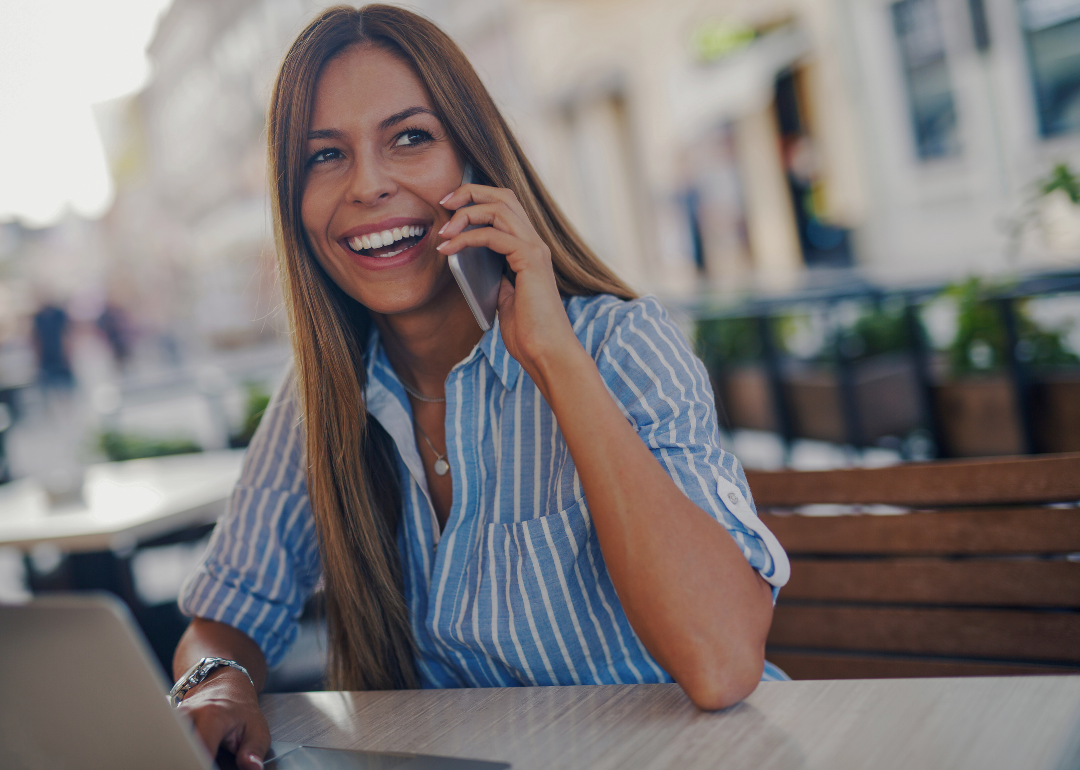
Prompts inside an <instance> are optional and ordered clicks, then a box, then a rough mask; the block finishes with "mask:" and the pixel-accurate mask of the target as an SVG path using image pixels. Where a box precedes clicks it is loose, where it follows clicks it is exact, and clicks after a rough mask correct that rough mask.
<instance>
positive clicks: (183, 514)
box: [0, 450, 244, 554]
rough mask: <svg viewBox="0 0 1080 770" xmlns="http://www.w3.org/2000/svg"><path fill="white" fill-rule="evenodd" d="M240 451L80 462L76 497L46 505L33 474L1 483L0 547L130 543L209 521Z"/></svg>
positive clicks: (116, 549)
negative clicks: (82, 471) (82, 465)
mask: <svg viewBox="0 0 1080 770" xmlns="http://www.w3.org/2000/svg"><path fill="white" fill-rule="evenodd" d="M243 455H244V453H243V450H225V451H219V452H199V453H194V454H186V455H173V456H171V457H155V458H146V459H141V460H128V461H126V462H116V463H101V464H98V465H91V466H89V467H88V468H87V469H86V475H85V477H84V481H83V484H82V494H81V499H78V496H76V499H75V500H73V501H71V502H69V503H67V504H60V505H51V504H50V501H49V495H48V493H47V491H46V489H45V487H44V485H42V483H41V482H40V481H38V480H37V479H32V478H31V479H18V480H16V481H13V482H10V483H8V484H6V485H4V486H3V487H0V546H15V547H18V548H20V549H23V550H30V549H32V548H34V547H35V546H40V545H49V546H53V547H55V548H57V549H58V550H60V551H62V552H65V553H86V552H101V551H109V552H113V553H117V554H123V553H125V552H128V551H130V550H131V549H133V548H135V547H136V546H139V545H141V544H145V543H146V542H148V541H153V540H155V539H157V538H160V537H162V536H167V535H169V534H172V533H174V532H176V531H178V530H182V529H186V528H189V527H192V526H199V525H207V524H213V523H214V522H215V521H216V520H217V518H218V516H220V514H221V512H222V510H223V506H224V503H225V501H226V500H227V499H228V497H229V494H230V492H231V491H232V488H233V485H235V484H236V480H237V479H238V478H239V477H240V464H241V461H242V459H243Z"/></svg>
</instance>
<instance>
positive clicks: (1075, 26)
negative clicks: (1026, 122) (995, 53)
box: [1020, 0, 1080, 138]
mask: <svg viewBox="0 0 1080 770" xmlns="http://www.w3.org/2000/svg"><path fill="white" fill-rule="evenodd" d="M1020 18H1021V24H1022V26H1023V30H1024V37H1025V38H1026V40H1027V48H1028V58H1029V60H1030V62H1031V77H1032V80H1033V81H1034V82H1033V86H1034V90H1035V105H1036V108H1037V110H1038V115H1039V133H1040V134H1041V135H1042V136H1044V137H1047V138H1049V137H1052V136H1059V135H1061V134H1075V133H1080V0H1022V1H1021V4H1020Z"/></svg>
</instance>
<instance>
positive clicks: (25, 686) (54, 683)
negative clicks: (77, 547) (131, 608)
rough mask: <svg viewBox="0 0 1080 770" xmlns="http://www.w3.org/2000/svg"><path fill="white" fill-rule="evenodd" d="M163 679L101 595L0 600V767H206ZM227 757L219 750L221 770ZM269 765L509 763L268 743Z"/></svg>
mask: <svg viewBox="0 0 1080 770" xmlns="http://www.w3.org/2000/svg"><path fill="white" fill-rule="evenodd" d="M168 688H169V684H168V683H167V682H166V681H165V679H164V678H163V677H162V675H161V670H160V668H159V667H158V666H157V663H156V661H154V659H153V657H152V655H151V652H150V649H149V647H148V645H147V644H146V641H145V640H144V639H143V637H142V634H141V633H140V632H139V630H138V628H137V627H136V625H135V623H134V621H133V620H132V618H131V615H130V614H129V613H128V610H127V608H126V607H125V606H124V605H123V604H122V603H121V602H120V601H119V600H117V599H116V598H114V597H112V596H110V595H108V594H82V595H59V594H57V595H51V596H46V597H42V598H38V599H35V600H33V601H30V602H27V603H25V604H7V605H4V604H0V768H5V770H7V769H8V768H10V769H11V770H16V769H17V770H23V768H26V769H27V770H37V768H68V767H70V768H103V769H105V768H107V769H108V770H116V768H144V767H146V768H149V767H153V768H160V769H161V770H172V768H175V769H176V770H209V768H213V767H215V763H214V762H213V761H212V759H211V757H210V756H209V755H208V754H207V752H206V749H205V747H204V746H203V745H202V743H201V742H200V741H199V739H198V738H197V737H196V735H195V733H194V732H193V730H192V728H191V725H190V723H188V722H187V721H186V719H185V718H184V717H183V716H182V715H181V714H179V713H178V712H177V711H176V710H175V709H173V708H172V707H171V706H170V705H169V704H168V702H167V701H166V693H167V692H168ZM229 764H230V762H229V758H228V757H226V756H222V757H221V761H220V766H221V767H222V768H224V767H226V766H228V765H229ZM266 767H267V768H270V769H271V770H301V769H302V770H308V769H309V768H310V769H311V770H315V769H316V768H319V769H320V770H323V769H326V768H331V769H333V770H338V769H339V768H340V770H357V769H360V768H362V769H363V770H376V769H377V770H389V768H395V770H502V769H503V768H507V767H509V765H508V764H505V763H498V762H481V761H479V760H469V759H455V758H452V757H434V756H425V755H418V754H387V753H377V752H360V751H345V750H337V749H325V748H314V747H308V746H300V745H297V744H289V743H281V742H275V743H274V745H273V749H272V753H271V757H270V758H268V761H267V763H266Z"/></svg>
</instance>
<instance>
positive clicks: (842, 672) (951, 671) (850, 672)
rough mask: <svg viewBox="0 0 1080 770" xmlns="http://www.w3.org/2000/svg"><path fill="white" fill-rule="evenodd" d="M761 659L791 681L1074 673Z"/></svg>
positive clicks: (896, 660) (932, 661)
mask: <svg viewBox="0 0 1080 770" xmlns="http://www.w3.org/2000/svg"><path fill="white" fill-rule="evenodd" d="M765 657H766V659H767V660H769V662H771V663H774V664H776V665H777V666H779V667H780V668H782V669H783V670H784V672H785V673H786V674H787V675H788V676H790V677H791V678H792V679H901V678H909V677H942V676H1020V675H1031V674H1076V673H1080V665H1077V666H1053V665H1025V664H1023V663H985V662H981V661H970V660H958V659H955V658H901V657H884V656H874V655H856V654H851V653H834V654H827V653H825V654H823V653H812V652H795V651H789V650H777V649H769V650H766V653H765Z"/></svg>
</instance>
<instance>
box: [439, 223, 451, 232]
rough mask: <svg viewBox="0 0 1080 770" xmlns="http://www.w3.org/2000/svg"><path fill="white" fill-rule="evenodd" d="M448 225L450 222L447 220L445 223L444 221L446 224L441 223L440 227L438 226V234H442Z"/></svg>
mask: <svg viewBox="0 0 1080 770" xmlns="http://www.w3.org/2000/svg"><path fill="white" fill-rule="evenodd" d="M449 226H450V223H449V222H447V223H446V224H444V225H443V226H442V227H440V228H439V235H442V234H443V233H445V232H446V228H448V227H449Z"/></svg>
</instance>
